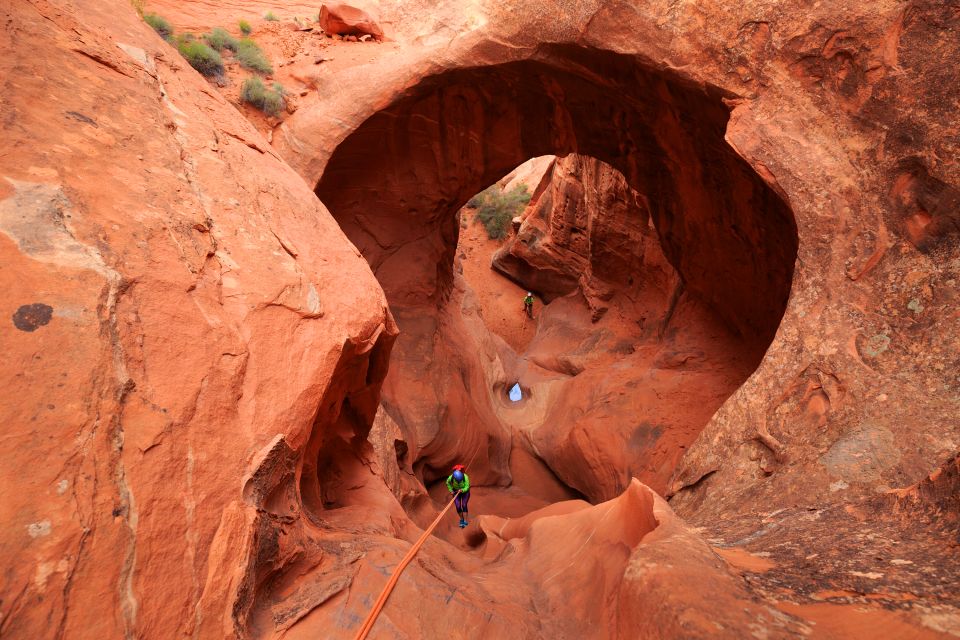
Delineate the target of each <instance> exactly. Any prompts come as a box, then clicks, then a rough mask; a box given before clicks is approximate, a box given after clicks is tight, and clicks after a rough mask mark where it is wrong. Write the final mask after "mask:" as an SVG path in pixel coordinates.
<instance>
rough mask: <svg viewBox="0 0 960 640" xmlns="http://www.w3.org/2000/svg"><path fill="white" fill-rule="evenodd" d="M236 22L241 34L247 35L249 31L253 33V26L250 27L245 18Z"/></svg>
mask: <svg viewBox="0 0 960 640" xmlns="http://www.w3.org/2000/svg"><path fill="white" fill-rule="evenodd" d="M237 24H238V26H239V27H240V33H242V34H243V35H245V36H248V35H250V34H251V33H253V27H251V26H250V23H249V22H247V21H246V20H241V21H240V22H238V23H237Z"/></svg>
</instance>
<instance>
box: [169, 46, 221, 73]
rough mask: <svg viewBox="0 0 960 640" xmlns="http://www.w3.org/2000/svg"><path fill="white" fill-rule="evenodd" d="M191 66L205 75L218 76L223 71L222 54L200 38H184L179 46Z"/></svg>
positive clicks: (181, 53) (178, 48) (178, 49)
mask: <svg viewBox="0 0 960 640" xmlns="http://www.w3.org/2000/svg"><path fill="white" fill-rule="evenodd" d="M177 51H179V52H180V55H182V56H183V57H184V58H185V59H186V60H187V62H189V63H190V66H191V67H193V68H194V69H196V70H197V71H199V72H200V73H202V74H203V75H205V76H218V75H220V74H221V73H223V59H222V58H221V57H220V54H219V53H217V52H216V51H214V50H213V49H211V48H210V47H208V46H207V45H205V44H203V43H202V42H200V41H199V40H195V39H191V40H188V39H186V38H184V40H183V41H182V42H180V44H179V45H178V46H177Z"/></svg>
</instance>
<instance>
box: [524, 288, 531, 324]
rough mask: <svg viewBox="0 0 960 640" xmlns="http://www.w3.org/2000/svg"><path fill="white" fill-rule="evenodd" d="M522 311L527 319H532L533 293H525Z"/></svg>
mask: <svg viewBox="0 0 960 640" xmlns="http://www.w3.org/2000/svg"><path fill="white" fill-rule="evenodd" d="M523 311H524V313H526V314H527V317H528V318H531V319H532V318H533V293H532V292H530V291H527V297H526V298H524V299H523Z"/></svg>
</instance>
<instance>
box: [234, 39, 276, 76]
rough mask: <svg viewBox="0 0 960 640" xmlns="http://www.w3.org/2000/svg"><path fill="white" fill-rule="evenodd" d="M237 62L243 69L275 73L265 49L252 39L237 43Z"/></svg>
mask: <svg viewBox="0 0 960 640" xmlns="http://www.w3.org/2000/svg"><path fill="white" fill-rule="evenodd" d="M237 61H238V62H239V63H240V66H241V67H244V68H245V69H250V70H251V71H257V72H259V73H273V65H272V64H270V60H269V59H268V58H267V56H266V54H265V53H264V52H263V49H261V48H260V45H258V44H257V43H256V42H254V41H253V40H251V39H250V38H243V39H241V40H240V42H238V43H237Z"/></svg>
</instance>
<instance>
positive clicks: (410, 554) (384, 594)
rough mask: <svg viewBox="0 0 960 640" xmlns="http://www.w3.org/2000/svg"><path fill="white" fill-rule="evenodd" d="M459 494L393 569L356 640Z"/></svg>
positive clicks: (365, 631)
mask: <svg viewBox="0 0 960 640" xmlns="http://www.w3.org/2000/svg"><path fill="white" fill-rule="evenodd" d="M458 495H460V491H457V492H456V493H455V494H453V499H452V500H450V502H449V503H448V504H447V506H446V507H444V509H443V511H441V512H440V515H438V516H437V519H436V520H434V521H433V523H431V525H430V526H429V527H427V529H426V530H425V531H424V532H423V535H422V536H420V538H419V539H418V540H417V542H416V543H415V544H414V545H413V546H412V547H410V550H409V551H407V555H405V556H403V560H401V561H400V564H398V565H397V568H396V569H394V570H393V574H392V575H391V576H390V579H389V580H388V581H387V585H386V586H385V587H384V588H383V591H382V592H381V593H380V597H379V598H377V601H376V602H375V603H374V604H373V609H371V610H370V615H368V616H367V619H366V620H364V621H363V626H362V627H360V630H359V631H358V632H357V636H356V640H364V639H365V638H366V637H367V635H368V634H369V633H370V631H371V630H372V629H373V624H374V623H375V622H376V621H377V616H378V615H380V610H381V609H383V605H385V604H386V603H387V598H389V597H390V593H391V592H392V591H393V588H394V587H395V586H396V585H397V580H399V579H400V574H401V573H403V570H404V569H406V568H407V565H408V564H410V561H411V560H413V557H414V556H415V555H417V551H419V550H420V547H422V546H423V543H424V542H426V541H427V538H429V537H430V534H431V533H433V530H434V529H436V528H437V525H438V524H440V520H441V519H442V518H443V516H444V515H445V514H446V513H447V511H449V510H450V507H451V506H452V505H453V502H454V500H456V498H457V496H458Z"/></svg>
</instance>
